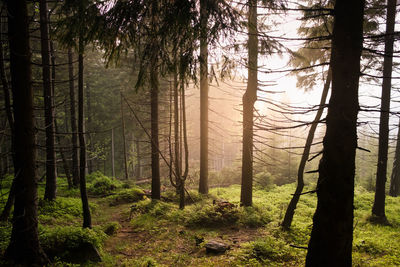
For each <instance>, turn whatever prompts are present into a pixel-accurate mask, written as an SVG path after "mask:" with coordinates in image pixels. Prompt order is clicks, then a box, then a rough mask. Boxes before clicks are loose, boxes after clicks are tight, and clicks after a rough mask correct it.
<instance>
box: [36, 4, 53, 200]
mask: <svg viewBox="0 0 400 267" xmlns="http://www.w3.org/2000/svg"><path fill="white" fill-rule="evenodd" d="M39 12H40V43H41V55H42V76H43V99H44V120H45V132H46V187H45V192H44V199H46V200H51V201H52V200H55V199H56V194H57V170H56V151H55V140H54V133H55V130H54V105H53V97H54V96H53V91H52V89H51V75H50V47H49V23H48V13H47V0H40V2H39Z"/></svg>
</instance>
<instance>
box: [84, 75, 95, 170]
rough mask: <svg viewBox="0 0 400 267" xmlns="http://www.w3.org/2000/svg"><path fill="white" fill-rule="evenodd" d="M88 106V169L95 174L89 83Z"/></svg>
mask: <svg viewBox="0 0 400 267" xmlns="http://www.w3.org/2000/svg"><path fill="white" fill-rule="evenodd" d="M86 106H87V109H86V110H87V127H86V130H87V131H88V133H86V136H87V139H88V142H89V157H88V159H87V167H88V173H92V172H93V158H92V156H91V154H92V153H93V150H94V149H93V141H92V134H91V133H90V131H91V130H92V105H91V98H90V87H89V83H88V82H86Z"/></svg>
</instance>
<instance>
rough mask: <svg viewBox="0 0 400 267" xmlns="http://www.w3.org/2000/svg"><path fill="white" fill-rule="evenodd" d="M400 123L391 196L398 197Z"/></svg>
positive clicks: (391, 182) (399, 181) (399, 185)
mask: <svg viewBox="0 0 400 267" xmlns="http://www.w3.org/2000/svg"><path fill="white" fill-rule="evenodd" d="M399 161H400V122H399V127H398V129H397V141H396V151H395V154H394V161H393V170H392V176H391V177H390V190H389V195H390V196H392V197H397V196H399V194H400V169H399V168H400V162H399Z"/></svg>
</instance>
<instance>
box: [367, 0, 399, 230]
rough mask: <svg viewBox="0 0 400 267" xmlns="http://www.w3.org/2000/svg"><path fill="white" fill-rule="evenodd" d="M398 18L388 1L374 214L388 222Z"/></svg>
mask: <svg viewBox="0 0 400 267" xmlns="http://www.w3.org/2000/svg"><path fill="white" fill-rule="evenodd" d="M395 19H396V0H388V1H387V19H386V35H385V55H384V60H383V83H382V96H381V113H380V122H379V148H378V164H377V171H376V187H375V188H376V189H375V199H374V205H373V207H372V215H374V216H376V219H377V220H378V221H380V222H382V223H387V219H386V215H385V195H386V192H385V185H386V179H387V178H386V176H387V174H386V172H387V158H388V155H387V154H388V142H389V111H390V91H391V87H392V84H391V81H392V66H393V43H394V34H393V33H394V25H395Z"/></svg>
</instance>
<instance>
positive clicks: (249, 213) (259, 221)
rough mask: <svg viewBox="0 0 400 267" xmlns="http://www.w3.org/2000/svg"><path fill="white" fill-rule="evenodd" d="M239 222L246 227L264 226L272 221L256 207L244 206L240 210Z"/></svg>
mask: <svg viewBox="0 0 400 267" xmlns="http://www.w3.org/2000/svg"><path fill="white" fill-rule="evenodd" d="M239 216H240V218H239V223H240V224H241V225H245V226H248V227H260V226H264V225H266V224H268V223H270V222H271V221H272V218H270V216H269V215H268V214H266V213H265V212H263V211H262V210H261V209H259V208H257V207H245V208H243V209H241V210H240V215H239Z"/></svg>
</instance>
